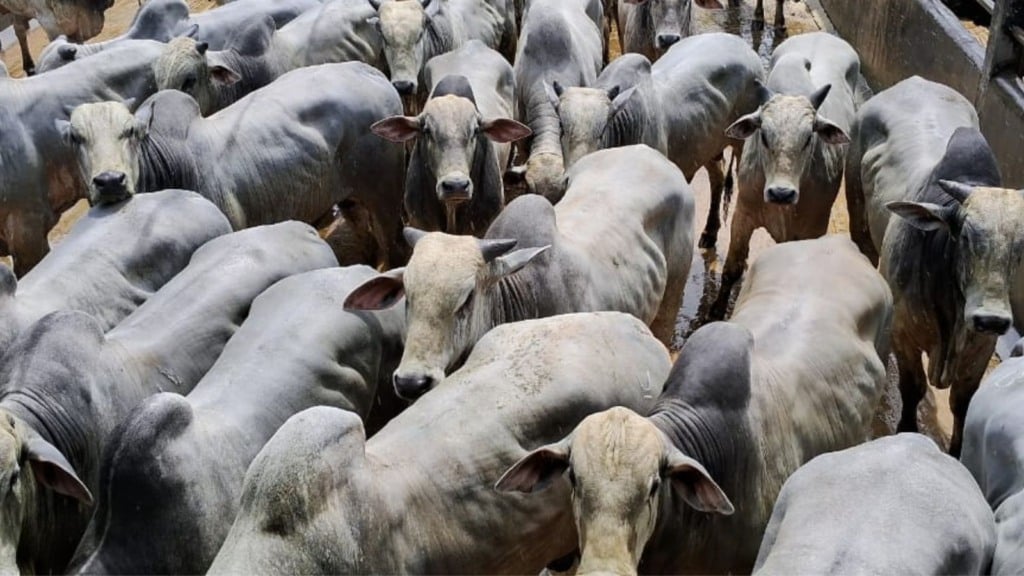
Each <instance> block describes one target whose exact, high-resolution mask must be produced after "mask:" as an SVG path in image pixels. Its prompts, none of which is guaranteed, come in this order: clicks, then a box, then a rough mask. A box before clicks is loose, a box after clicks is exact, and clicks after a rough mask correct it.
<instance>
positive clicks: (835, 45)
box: [711, 32, 860, 319]
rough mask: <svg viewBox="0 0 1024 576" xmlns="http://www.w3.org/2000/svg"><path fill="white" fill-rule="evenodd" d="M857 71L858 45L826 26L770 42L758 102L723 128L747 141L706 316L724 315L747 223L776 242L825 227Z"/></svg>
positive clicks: (746, 242)
mask: <svg viewBox="0 0 1024 576" xmlns="http://www.w3.org/2000/svg"><path fill="white" fill-rule="evenodd" d="M859 76H860V58H859V57H858V56H857V53H856V52H855V51H854V50H853V48H852V47H851V46H850V45H849V44H847V43H846V42H845V41H844V40H842V39H840V38H838V37H836V36H832V35H831V34H828V33H825V32H816V33H811V34H801V35H799V36H794V37H793V38H790V39H789V40H786V41H785V42H783V43H782V44H780V45H779V46H778V48H776V49H775V52H774V53H773V54H772V63H771V71H770V72H769V74H768V85H767V90H765V89H764V88H760V89H759V90H758V91H759V92H760V98H759V99H760V100H761V106H760V108H758V110H757V111H756V112H753V113H751V114H749V115H747V116H744V117H743V118H740V119H739V120H737V121H736V123H735V124H733V125H732V126H730V127H729V129H728V134H729V136H730V137H733V138H736V139H742V140H746V144H744V146H743V156H742V157H741V158H740V163H739V169H738V172H737V174H738V182H739V195H738V197H737V200H736V210H735V212H734V213H733V217H732V227H731V230H730V239H729V254H728V256H727V257H726V260H725V266H724V268H723V269H722V285H721V287H720V289H719V292H718V298H717V299H716V300H715V303H714V305H713V306H712V310H711V317H713V318H718V319H721V318H724V317H725V312H726V308H727V307H728V304H729V296H730V294H731V292H732V289H733V287H734V286H735V284H736V282H737V281H739V279H740V276H742V275H743V268H744V267H745V265H746V261H747V256H748V254H749V252H750V237H751V235H753V233H754V230H757V229H758V228H761V227H764V228H765V229H766V230H767V231H768V233H769V234H770V235H771V237H772V238H773V239H774V240H775V241H776V242H789V241H792V240H808V239H811V238H817V237H819V236H822V235H823V234H825V233H826V232H828V221H829V216H830V214H831V211H832V204H833V203H834V202H835V199H836V195H837V194H838V193H839V186H840V185H841V184H842V181H843V164H844V162H845V158H846V148H847V147H846V143H848V142H849V137H848V135H847V134H848V132H849V130H850V125H851V124H852V123H853V120H854V114H855V113H856V104H855V94H856V90H857V82H858V78H859Z"/></svg>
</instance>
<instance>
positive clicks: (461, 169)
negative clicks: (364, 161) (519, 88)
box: [373, 40, 530, 235]
mask: <svg viewBox="0 0 1024 576" xmlns="http://www.w3.org/2000/svg"><path fill="white" fill-rule="evenodd" d="M425 76H426V79H427V82H428V83H429V84H430V86H431V94H430V98H429V99H428V100H427V103H426V105H425V106H424V107H423V112H421V113H420V114H419V116H395V117H392V118H387V119H384V120H381V121H380V122H378V123H376V124H374V125H373V132H374V133H375V134H377V135H378V136H381V137H383V138H386V139H388V140H390V141H392V142H398V143H401V142H408V141H410V140H413V139H415V144H414V145H413V149H412V157H411V158H410V159H409V166H408V168H407V170H406V174H405V211H406V213H407V214H408V215H409V224H410V225H411V226H414V227H416V228H419V229H421V230H426V231H428V232H434V231H440V232H447V233H449V234H475V235H482V234H483V233H484V232H486V231H487V227H488V226H489V225H490V224H491V221H492V220H494V217H495V216H497V215H498V212H500V211H501V209H502V208H503V207H504V206H505V191H504V188H503V183H502V175H503V174H504V172H505V169H506V168H507V167H508V162H509V155H510V153H511V146H510V145H509V142H512V141H515V140H519V139H521V138H525V137H527V136H529V135H530V129H529V128H527V127H526V126H524V125H522V124H520V123H519V122H516V121H515V120H511V119H510V118H511V116H512V104H513V103H512V97H513V92H514V89H515V79H514V77H513V74H512V66H511V65H510V64H509V63H508V62H506V61H505V60H504V59H503V58H502V57H501V54H498V53H497V52H495V51H494V50H491V49H490V48H488V47H487V46H485V45H484V44H483V43H482V42H480V41H478V40H471V41H470V42H467V43H466V44H465V45H464V46H463V47H462V48H459V49H458V50H455V51H453V52H449V53H447V54H442V55H441V56H436V57H434V58H432V59H431V60H430V62H427V67H426V72H425Z"/></svg>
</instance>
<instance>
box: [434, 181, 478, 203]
mask: <svg viewBox="0 0 1024 576" xmlns="http://www.w3.org/2000/svg"><path fill="white" fill-rule="evenodd" d="M437 197H438V198H439V199H440V200H441V202H444V203H445V204H461V203H463V202H468V201H470V200H471V199H472V198H473V182H472V181H471V180H470V179H469V178H466V177H465V176H463V175H461V174H456V175H452V176H447V177H445V178H444V179H442V180H441V181H440V182H438V183H437Z"/></svg>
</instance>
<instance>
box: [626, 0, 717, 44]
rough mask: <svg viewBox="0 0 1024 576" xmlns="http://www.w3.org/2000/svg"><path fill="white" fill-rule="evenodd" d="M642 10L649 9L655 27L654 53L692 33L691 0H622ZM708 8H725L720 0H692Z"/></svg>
mask: <svg viewBox="0 0 1024 576" xmlns="http://www.w3.org/2000/svg"><path fill="white" fill-rule="evenodd" d="M622 1H623V2H625V3H626V4H633V5H635V6H637V7H638V8H639V9H641V10H647V11H648V14H649V15H650V16H649V19H648V22H650V25H651V26H652V27H653V30H652V31H653V32H654V34H653V36H654V37H653V38H652V40H653V41H654V47H653V48H654V49H653V51H654V53H655V54H661V53H664V52H665V51H666V50H668V49H669V48H671V47H672V45H674V44H675V43H676V42H679V41H680V40H682V39H683V38H686V37H687V36H689V35H690V20H691V18H692V10H693V4H692V3H691V0H622ZM692 2H693V3H696V4H697V6H700V7H701V8H704V9H706V10H721V9H722V8H724V6H722V3H721V2H720V1H719V0H692Z"/></svg>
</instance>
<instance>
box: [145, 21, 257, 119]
mask: <svg viewBox="0 0 1024 576" xmlns="http://www.w3.org/2000/svg"><path fill="white" fill-rule="evenodd" d="M153 76H154V77H155V78H156V86H157V89H158V90H179V91H181V92H184V93H186V94H188V95H190V96H192V98H194V99H195V101H196V102H197V103H198V104H199V110H200V111H201V112H202V113H203V115H207V114H211V113H212V112H214V111H215V107H216V105H217V90H218V89H220V88H223V87H227V86H231V85H232V84H234V83H236V82H238V81H239V80H240V79H241V76H240V75H239V74H238V72H236V71H235V70H234V69H233V68H232V67H231V66H229V65H228V64H226V63H225V62H223V57H222V55H221V54H219V53H213V52H207V44H206V43H205V42H197V41H195V40H194V39H192V38H189V37H180V38H175V39H173V40H171V41H170V42H169V43H168V44H167V47H166V48H164V51H163V53H162V54H161V55H160V57H159V58H158V59H157V60H156V62H154V63H153Z"/></svg>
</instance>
